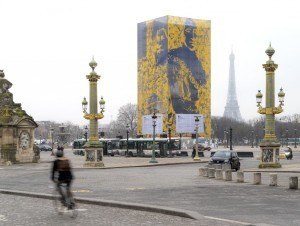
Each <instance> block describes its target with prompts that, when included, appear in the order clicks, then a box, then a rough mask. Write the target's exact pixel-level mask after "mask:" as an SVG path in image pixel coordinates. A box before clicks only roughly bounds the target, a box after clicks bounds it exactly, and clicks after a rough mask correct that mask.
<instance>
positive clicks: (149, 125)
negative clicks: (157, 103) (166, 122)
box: [142, 114, 163, 134]
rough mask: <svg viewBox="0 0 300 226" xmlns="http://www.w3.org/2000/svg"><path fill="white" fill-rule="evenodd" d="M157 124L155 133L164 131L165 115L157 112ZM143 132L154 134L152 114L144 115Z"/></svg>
mask: <svg viewBox="0 0 300 226" xmlns="http://www.w3.org/2000/svg"><path fill="white" fill-rule="evenodd" d="M156 116H157V119H156V126H155V134H160V133H163V115H162V114H156ZM142 133H143V134H153V122H152V115H143V126H142Z"/></svg>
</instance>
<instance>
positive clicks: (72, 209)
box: [53, 183, 78, 218]
mask: <svg viewBox="0 0 300 226" xmlns="http://www.w3.org/2000/svg"><path fill="white" fill-rule="evenodd" d="M59 186H60V188H61V191H62V194H63V197H61V194H60V193H59V190H58V186H57V184H56V185H55V187H54V191H53V204H54V208H55V210H56V212H57V213H58V214H64V213H70V217H72V218H76V217H77V215H78V210H77V204H76V202H75V199H74V197H73V195H71V196H68V193H67V184H66V183H61V184H60V185H59ZM62 199H63V200H64V201H62Z"/></svg>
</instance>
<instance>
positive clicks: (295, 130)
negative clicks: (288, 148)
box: [294, 129, 297, 148]
mask: <svg viewBox="0 0 300 226" xmlns="http://www.w3.org/2000/svg"><path fill="white" fill-rule="evenodd" d="M294 132H295V146H294V148H297V141H296V137H297V129H294Z"/></svg>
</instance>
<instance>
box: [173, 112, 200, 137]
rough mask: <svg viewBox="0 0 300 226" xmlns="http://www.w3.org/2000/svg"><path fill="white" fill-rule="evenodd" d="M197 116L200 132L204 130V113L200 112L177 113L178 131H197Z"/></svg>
mask: <svg viewBox="0 0 300 226" xmlns="http://www.w3.org/2000/svg"><path fill="white" fill-rule="evenodd" d="M195 116H198V118H199V126H198V132H199V133H203V132H204V120H203V115H200V114H176V132H177V133H196V130H195V129H196V125H195Z"/></svg>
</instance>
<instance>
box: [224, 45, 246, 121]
mask: <svg viewBox="0 0 300 226" xmlns="http://www.w3.org/2000/svg"><path fill="white" fill-rule="evenodd" d="M229 60H230V66H229V83H228V92H227V102H226V106H225V111H224V114H223V117H226V118H231V119H235V120H237V121H242V116H241V113H240V108H239V105H238V101H237V97H236V89H235V72H234V54H233V52H232V51H231V54H230V55H229Z"/></svg>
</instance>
